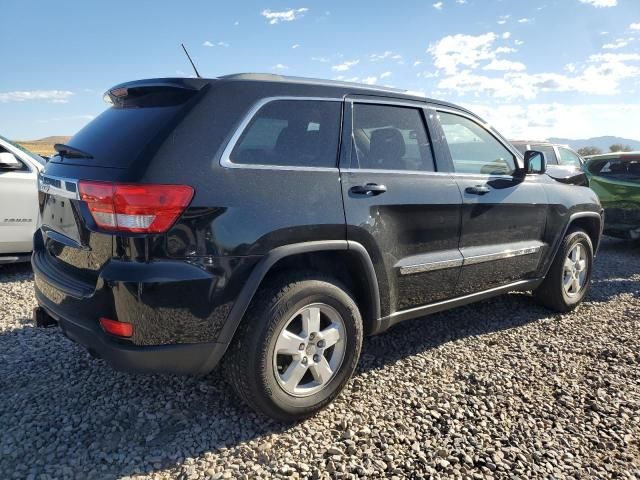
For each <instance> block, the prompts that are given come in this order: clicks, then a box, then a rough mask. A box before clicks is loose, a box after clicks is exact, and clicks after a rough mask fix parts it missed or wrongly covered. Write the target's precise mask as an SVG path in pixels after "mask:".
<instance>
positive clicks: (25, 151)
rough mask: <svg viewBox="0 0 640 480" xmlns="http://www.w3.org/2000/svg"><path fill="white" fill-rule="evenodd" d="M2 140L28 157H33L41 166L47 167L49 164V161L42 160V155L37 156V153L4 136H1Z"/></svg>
mask: <svg viewBox="0 0 640 480" xmlns="http://www.w3.org/2000/svg"><path fill="white" fill-rule="evenodd" d="M0 140H2V141H4V142H7V143H8V144H9V145H11V146H12V147H15V148H17V149H18V150H20V151H21V152H22V153H24V154H26V155H28V156H29V157H31V158H32V159H33V160H35V161H36V162H38V163H39V164H40V165H45V164H46V163H47V161H46V160H45V159H44V158H42V157H41V156H40V155H36V154H35V153H33V152H31V151H29V150H27V149H26V148H24V147H23V146H22V145H18V144H17V143H15V142H12V141H11V140H9V139H8V138H5V137H3V136H2V135H0Z"/></svg>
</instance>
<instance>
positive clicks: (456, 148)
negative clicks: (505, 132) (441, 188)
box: [438, 112, 515, 175]
mask: <svg viewBox="0 0 640 480" xmlns="http://www.w3.org/2000/svg"><path fill="white" fill-rule="evenodd" d="M438 118H439V119H440V124H441V125H442V129H443V130H444V136H445V138H446V140H447V144H448V145H449V151H450V152H451V159H452V161H453V165H454V168H455V171H456V172H459V173H476V174H477V173H479V174H485V175H510V174H512V173H513V172H514V171H515V158H514V156H513V154H512V153H511V152H510V151H509V150H508V149H507V148H506V147H505V146H504V145H502V144H501V143H500V142H499V141H498V140H497V139H496V138H495V137H494V136H493V135H491V134H490V133H489V132H488V131H487V130H486V129H484V128H483V127H481V126H480V125H478V124H477V123H475V122H473V121H471V120H469V119H468V118H465V117H462V116H460V115H455V114H451V113H445V112H438Z"/></svg>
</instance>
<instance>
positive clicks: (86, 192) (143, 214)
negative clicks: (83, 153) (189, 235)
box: [79, 180, 193, 233]
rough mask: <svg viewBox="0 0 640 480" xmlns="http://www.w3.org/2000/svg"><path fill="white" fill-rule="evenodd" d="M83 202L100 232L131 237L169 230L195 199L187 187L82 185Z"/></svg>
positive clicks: (82, 182)
mask: <svg viewBox="0 0 640 480" xmlns="http://www.w3.org/2000/svg"><path fill="white" fill-rule="evenodd" d="M79 191H80V200H82V201H83V202H85V203H86V204H87V207H88V208H89V211H90V212H91V216H92V217H93V221H94V222H96V225H97V226H98V227H100V228H103V229H106V230H116V231H119V232H132V233H163V232H166V231H167V230H169V228H171V226H172V225H173V224H174V223H175V221H176V220H177V219H178V217H179V216H180V215H182V212H184V209H185V208H187V206H188V205H189V203H190V202H191V199H192V198H193V188H192V187H189V186H187V185H147V184H123V183H107V182H91V181H84V180H83V181H81V182H80V184H79Z"/></svg>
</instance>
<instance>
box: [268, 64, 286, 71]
mask: <svg viewBox="0 0 640 480" xmlns="http://www.w3.org/2000/svg"><path fill="white" fill-rule="evenodd" d="M271 68H273V69H274V70H288V69H289V67H287V66H286V65H283V64H282V63H278V64H276V65H274V66H273V67H271Z"/></svg>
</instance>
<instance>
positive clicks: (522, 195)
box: [438, 109, 547, 296]
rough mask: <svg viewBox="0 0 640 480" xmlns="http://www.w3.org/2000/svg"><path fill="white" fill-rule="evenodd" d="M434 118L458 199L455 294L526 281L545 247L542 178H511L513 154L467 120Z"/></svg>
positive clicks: (443, 114)
mask: <svg viewBox="0 0 640 480" xmlns="http://www.w3.org/2000/svg"><path fill="white" fill-rule="evenodd" d="M438 119H439V122H440V125H441V128H442V130H443V135H444V138H445V140H446V144H447V145H448V147H449V153H450V155H451V161H452V164H453V169H454V171H455V178H456V181H457V183H458V186H459V188H460V192H461V194H462V198H463V207H462V223H461V236H460V251H461V253H462V255H463V257H464V265H463V267H462V272H461V275H460V281H459V282H458V286H457V288H456V296H460V295H466V294H469V293H474V292H479V291H482V290H487V289H490V288H492V287H496V286H501V285H505V284H508V283H511V282H514V281H518V280H521V279H524V278H527V277H528V276H529V275H531V274H532V273H533V272H534V271H535V270H536V269H537V266H538V263H539V261H540V258H541V254H542V251H543V249H544V247H545V244H544V243H543V234H544V230H545V222H546V217H547V201H546V194H545V191H544V188H543V186H542V183H541V179H542V178H543V176H542V175H529V176H524V177H521V176H520V175H515V176H514V172H515V170H516V166H517V164H516V157H515V155H514V152H513V151H512V150H511V149H510V148H509V147H507V143H506V142H503V141H502V140H501V139H499V138H498V137H497V136H496V135H494V134H493V133H492V132H491V131H490V130H489V129H487V128H485V126H483V125H482V124H481V123H480V122H479V121H478V120H477V119H475V118H473V117H472V116H468V115H466V114H464V113H462V112H458V111H454V110H444V109H443V110H439V111H438Z"/></svg>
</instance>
